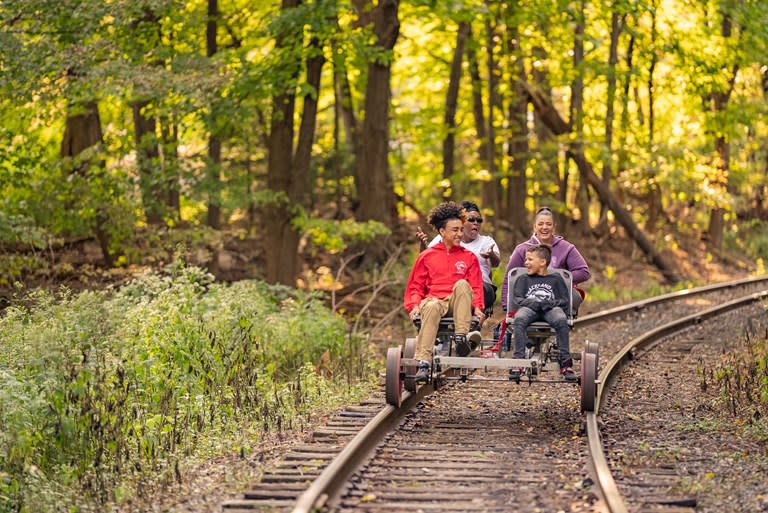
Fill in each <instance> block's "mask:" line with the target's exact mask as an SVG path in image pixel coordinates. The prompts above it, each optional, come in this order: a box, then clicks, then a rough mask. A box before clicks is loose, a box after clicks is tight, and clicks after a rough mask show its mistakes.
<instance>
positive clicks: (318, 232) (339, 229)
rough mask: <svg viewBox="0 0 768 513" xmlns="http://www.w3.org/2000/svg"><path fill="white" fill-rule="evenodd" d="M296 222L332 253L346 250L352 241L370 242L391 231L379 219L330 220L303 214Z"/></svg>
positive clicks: (300, 228) (297, 225) (318, 244)
mask: <svg viewBox="0 0 768 513" xmlns="http://www.w3.org/2000/svg"><path fill="white" fill-rule="evenodd" d="M294 224H295V225H296V227H297V228H298V229H299V230H300V231H302V232H303V233H306V234H307V235H309V238H310V239H311V240H312V242H313V243H314V244H316V245H317V246H320V247H321V248H323V249H325V250H326V251H329V252H331V253H338V252H339V251H342V250H344V249H345V248H346V247H347V246H348V245H349V244H350V243H352V242H360V241H362V242H368V241H371V240H373V239H374V238H376V237H378V236H380V235H388V234H389V233H390V230H389V228H387V227H386V226H384V225H383V224H381V223H379V222H378V221H366V222H357V221H355V220H354V219H343V220H341V221H329V220H325V219H318V218H309V217H306V216H301V217H298V218H296V219H295V220H294Z"/></svg>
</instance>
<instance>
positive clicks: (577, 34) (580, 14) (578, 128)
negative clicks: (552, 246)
mask: <svg viewBox="0 0 768 513" xmlns="http://www.w3.org/2000/svg"><path fill="white" fill-rule="evenodd" d="M584 19H585V16H584V0H581V1H580V2H579V3H578V11H577V12H576V20H575V22H576V26H575V29H574V38H573V69H574V72H575V76H574V79H573V83H572V84H571V103H570V120H571V122H570V124H571V133H572V137H573V138H574V139H575V140H576V141H578V143H579V144H581V142H582V141H583V140H584V69H583V65H584V28H585V27H584V23H585V21H584ZM566 169H567V165H566ZM576 204H577V205H578V207H579V212H580V214H581V215H580V216H579V218H578V221H577V223H576V226H577V228H578V229H579V230H580V231H581V232H583V233H584V232H586V231H587V229H588V228H589V192H588V190H587V184H586V183H584V181H583V180H579V188H578V190H577V193H576Z"/></svg>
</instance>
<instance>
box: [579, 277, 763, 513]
mask: <svg viewBox="0 0 768 513" xmlns="http://www.w3.org/2000/svg"><path fill="white" fill-rule="evenodd" d="M766 297H768V291H763V292H754V293H752V294H748V295H746V296H743V297H740V298H737V299H734V300H731V301H728V302H726V303H723V304H721V305H718V306H716V307H713V308H709V309H707V310H704V311H702V312H697V313H694V314H691V315H689V316H687V317H683V318H681V319H678V320H676V321H673V322H670V323H667V324H665V325H663V326H659V327H658V328H656V329H654V330H651V331H648V332H646V333H644V334H643V335H641V336H639V337H637V338H635V339H633V340H631V341H630V342H629V343H628V344H627V345H625V346H624V347H623V348H621V350H619V352H618V353H616V354H615V355H614V356H613V358H611V360H610V361H609V362H608V364H607V365H606V366H605V368H603V370H602V372H601V373H600V378H599V383H598V391H597V398H596V399H595V411H593V412H586V427H587V441H588V446H589V455H590V458H591V461H590V466H591V468H592V470H593V473H594V477H595V484H597V489H598V494H599V495H600V497H601V498H602V499H603V501H604V502H605V505H606V507H607V508H608V511H609V512H610V513H627V511H628V510H627V507H626V505H625V504H624V499H623V498H622V496H621V494H620V493H619V490H618V487H617V486H616V481H615V480H614V479H613V475H612V474H611V469H610V467H609V466H608V461H607V459H606V457H605V452H604V448H603V444H602V438H601V436H600V429H599V427H598V422H597V417H598V415H599V414H600V404H601V402H602V398H603V393H604V392H606V391H607V390H609V389H610V385H611V384H612V383H613V381H614V380H615V379H616V377H617V376H618V375H619V373H620V371H621V370H622V369H623V367H624V366H625V365H626V364H627V362H629V361H630V360H631V359H632V355H633V351H638V350H642V349H649V348H651V347H652V346H653V345H654V344H655V343H657V342H658V341H659V340H660V339H662V338H663V337H666V336H667V335H670V334H672V333H675V332H677V331H680V330H682V329H684V328H687V327H689V326H692V325H694V324H698V323H700V322H702V321H704V320H706V319H709V318H710V317H715V316H717V315H721V314H723V313H726V312H729V311H731V310H735V309H737V308H741V307H743V306H746V305H748V304H751V303H754V302H757V301H761V300H763V299H765V298H766Z"/></svg>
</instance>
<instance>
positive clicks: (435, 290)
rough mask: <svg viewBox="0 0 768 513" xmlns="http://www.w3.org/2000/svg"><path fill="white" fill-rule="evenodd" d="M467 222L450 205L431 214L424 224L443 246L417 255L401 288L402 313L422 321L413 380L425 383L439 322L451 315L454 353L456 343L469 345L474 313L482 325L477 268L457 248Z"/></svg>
mask: <svg viewBox="0 0 768 513" xmlns="http://www.w3.org/2000/svg"><path fill="white" fill-rule="evenodd" d="M465 218H466V212H464V209H463V208H462V207H461V206H460V205H458V204H457V203H454V202H453V201H449V202H446V203H441V204H440V205H438V206H436V207H435V208H433V209H432V211H431V212H430V214H429V220H428V221H429V224H431V225H432V226H433V227H434V228H435V229H436V230H437V231H438V233H439V234H440V237H441V239H442V240H441V242H438V243H437V244H435V245H434V246H432V247H430V248H427V249H426V250H424V251H422V252H421V253H420V254H419V256H418V258H417V259H416V262H414V264H413V268H412V269H411V274H410V275H409V276H408V282H407V283H406V285H405V294H404V297H403V305H404V306H405V309H406V310H407V311H408V314H409V315H410V317H411V319H414V318H415V317H416V316H421V329H420V330H419V336H418V339H417V342H416V358H417V359H419V360H421V363H420V365H419V369H418V373H417V374H416V379H417V380H426V379H427V378H428V376H429V362H430V360H431V359H432V348H433V347H434V345H435V338H436V336H437V330H438V327H439V324H440V318H441V317H444V316H445V315H448V314H451V315H453V319H454V325H455V326H456V344H457V351H458V346H459V344H460V343H463V344H464V345H467V339H466V337H467V332H468V331H469V327H470V323H471V321H472V314H473V311H474V315H475V316H477V317H478V318H479V319H480V323H481V324H482V321H483V278H482V273H481V271H480V264H479V263H478V261H477V257H476V256H475V254H474V253H472V252H471V251H469V250H468V249H466V248H464V247H462V246H461V237H462V229H463V226H464V221H465ZM467 347H468V345H467ZM459 352H460V351H459Z"/></svg>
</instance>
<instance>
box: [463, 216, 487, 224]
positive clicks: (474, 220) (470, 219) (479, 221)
mask: <svg viewBox="0 0 768 513" xmlns="http://www.w3.org/2000/svg"><path fill="white" fill-rule="evenodd" d="M467 222H468V223H477V224H483V218H482V217H468V218H467Z"/></svg>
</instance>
